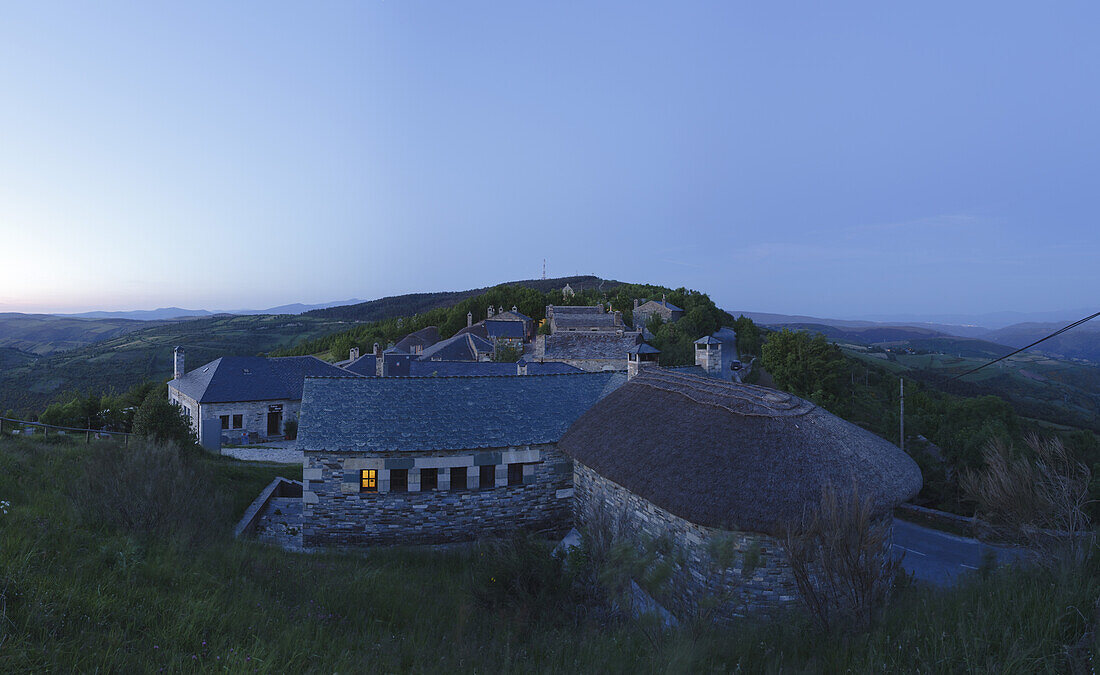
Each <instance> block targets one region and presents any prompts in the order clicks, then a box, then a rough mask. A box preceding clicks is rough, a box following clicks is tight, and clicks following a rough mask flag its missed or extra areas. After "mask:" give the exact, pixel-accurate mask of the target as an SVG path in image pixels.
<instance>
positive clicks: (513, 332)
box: [485, 318, 525, 340]
mask: <svg viewBox="0 0 1100 675" xmlns="http://www.w3.org/2000/svg"><path fill="white" fill-rule="evenodd" d="M485 331H486V332H487V333H488V335H489V339H490V340H496V339H497V338H512V339H516V340H522V339H523V338H524V332H525V331H524V330H523V322H522V321H498V320H497V319H495V318H494V319H488V320H486V321H485Z"/></svg>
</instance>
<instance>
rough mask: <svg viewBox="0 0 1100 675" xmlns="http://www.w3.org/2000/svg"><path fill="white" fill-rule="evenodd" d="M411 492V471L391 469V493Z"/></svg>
mask: <svg viewBox="0 0 1100 675" xmlns="http://www.w3.org/2000/svg"><path fill="white" fill-rule="evenodd" d="M408 491H409V470H408V469H390V492H408Z"/></svg>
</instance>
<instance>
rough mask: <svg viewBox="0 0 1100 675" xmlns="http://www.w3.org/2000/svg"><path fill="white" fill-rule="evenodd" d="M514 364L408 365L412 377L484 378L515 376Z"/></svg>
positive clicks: (456, 362)
mask: <svg viewBox="0 0 1100 675" xmlns="http://www.w3.org/2000/svg"><path fill="white" fill-rule="evenodd" d="M515 374H516V364H514V363H494V362H492V361H413V362H412V363H410V364H409V375H410V376H412V377H458V376H463V377H486V376H493V375H497V376H502V375H515Z"/></svg>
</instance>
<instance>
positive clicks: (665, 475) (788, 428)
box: [558, 368, 921, 616]
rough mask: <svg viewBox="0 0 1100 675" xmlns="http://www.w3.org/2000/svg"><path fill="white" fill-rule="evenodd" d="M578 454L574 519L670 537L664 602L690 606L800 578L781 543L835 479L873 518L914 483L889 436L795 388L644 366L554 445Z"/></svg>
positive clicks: (765, 599) (779, 591)
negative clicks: (669, 566)
mask: <svg viewBox="0 0 1100 675" xmlns="http://www.w3.org/2000/svg"><path fill="white" fill-rule="evenodd" d="M558 447H559V448H560V449H561V450H562V451H564V452H565V453H566V454H567V455H569V456H571V457H572V458H573V459H574V460H575V462H574V476H573V482H574V489H575V499H574V517H575V519H576V520H577V522H578V524H580V525H590V526H591V525H593V524H596V523H603V524H604V525H605V526H606V525H607V524H608V523H610V524H611V525H612V526H617V527H618V528H620V530H621V531H623V532H627V533H629V534H630V536H633V537H636V538H637V539H638V540H639V543H641V542H642V541H643V540H650V541H653V540H663V541H665V542H668V543H670V544H672V547H671V550H673V551H675V554H674V555H673V556H672V558H671V559H672V560H674V561H675V564H674V566H673V568H674V572H673V574H672V576H671V577H670V579H669V581H668V583H667V585H666V586H667V588H666V589H665V592H664V593H662V595H663V596H664V597H663V600H664V601H665V602H666V603H667V604H668V605H669V608H670V609H671V610H673V612H676V613H679V614H693V613H695V612H697V611H698V610H699V608H700V607H701V606H708V605H711V606H712V605H715V604H717V605H719V607H718V608H717V613H718V615H719V616H723V615H726V616H729V615H737V614H742V613H745V612H748V611H767V610H772V609H775V608H776V607H778V606H780V605H782V604H783V603H785V602H787V601H789V600H791V599H793V598H794V597H795V594H796V589H795V584H794V580H793V578H792V577H791V575H790V570H789V565H788V564H787V562H786V560H785V556H784V555H783V553H782V551H781V549H780V547H779V545H778V544H779V542H778V536H779V535H780V534H781V533H782V532H783V531H784V529H785V528H786V527H787V526H790V525H795V524H797V523H798V522H799V521H800V520H801V518H802V517H803V515H804V513H806V511H807V509H812V508H814V507H815V506H816V505H818V504H819V503H820V500H821V495H822V490H823V488H824V487H825V486H826V485H832V486H833V487H834V488H835V489H837V491H838V493H840V494H841V495H842V496H843V495H844V494H845V493H847V494H850V493H851V491H852V490H853V489H854V490H855V491H857V493H858V495H859V496H860V498H869V499H870V500H871V503H872V506H873V509H874V513H875V515H876V517H887V518H888V517H891V516H890V514H891V512H892V509H893V507H895V506H896V505H898V504H900V503H901V502H904V501H906V500H908V499H910V498H912V497H913V496H914V495H916V493H917V492H919V491H920V488H921V474H920V470H919V469H918V468H917V465H916V463H915V462H913V460H912V459H910V458H909V457H908V456H907V455H906V454H904V453H903V452H902V451H901V450H899V449H898V448H897V447H896V446H894V445H893V444H891V443H889V442H887V441H885V440H883V439H882V438H879V437H878V436H875V435H874V434H872V433H870V432H868V431H866V430H864V429H861V428H860V427H857V426H855V425H853V424H850V423H848V422H846V421H844V420H842V419H840V418H838V417H836V416H835V415H832V414H830V413H828V412H826V411H825V410H823V409H821V408H820V407H818V406H816V405H813V404H812V403H809V402H807V401H805V400H802V399H800V398H798V397H796V396H792V395H790V394H786V393H783V392H780V391H776V390H773V389H767V388H765V387H757V386H752V385H743V384H735V383H730V382H725V381H722V380H717V379H712V378H707V377H701V376H697V375H687V374H681V373H675V372H672V371H669V370H664V369H659V368H654V369H649V370H646V371H643V372H642V373H640V374H639V375H638V376H637V377H635V378H633V379H632V380H630V381H629V382H628V383H627V384H625V385H623V386H622V387H620V388H619V389H618V390H617V391H615V392H613V393H611V394H610V395H608V396H607V397H605V398H604V399H603V400H601V401H600V402H599V403H597V404H596V405H595V406H593V407H592V408H591V409H590V410H589V411H588V412H586V413H585V414H584V415H582V416H581V417H580V418H579V419H578V420H577V421H576V422H575V423H574V424H573V425H572V426H571V427H570V429H569V430H568V431H567V432H566V433H565V435H564V436H563V437H562V439H561V441H560V443H559V446H558Z"/></svg>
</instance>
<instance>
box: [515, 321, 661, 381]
mask: <svg viewBox="0 0 1100 675" xmlns="http://www.w3.org/2000/svg"><path fill="white" fill-rule="evenodd" d="M641 343H642V334H641V333H637V332H625V331H616V332H604V331H597V332H591V333H587V332H575V331H562V332H558V333H553V334H551V335H539V336H537V337H536V338H535V345H534V349H533V350H532V351H531V354H530V357H529V358H530V359H531V360H532V361H542V362H551V361H557V362H559V363H567V364H569V365H571V366H575V367H577V368H580V369H581V370H587V371H590V372H596V371H602V370H625V369H626V367H627V355H628V354H629V353H630V350H632V349H634V348H635V347H637V346H638V345H639V344H641Z"/></svg>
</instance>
